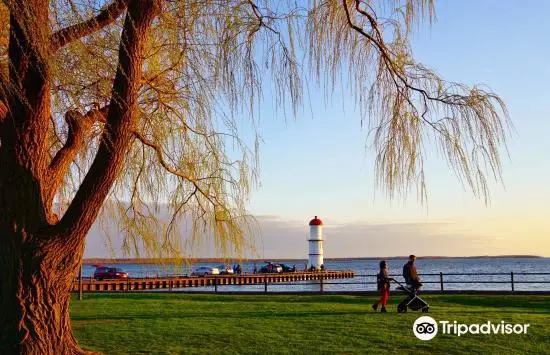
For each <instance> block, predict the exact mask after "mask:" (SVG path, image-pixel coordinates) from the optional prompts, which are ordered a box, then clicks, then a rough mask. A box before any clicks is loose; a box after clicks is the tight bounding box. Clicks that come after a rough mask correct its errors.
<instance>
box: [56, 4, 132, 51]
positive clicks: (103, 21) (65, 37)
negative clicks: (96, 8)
mask: <svg viewBox="0 0 550 355" xmlns="http://www.w3.org/2000/svg"><path fill="white" fill-rule="evenodd" d="M127 6H128V0H114V1H113V2H112V3H111V4H110V5H109V6H107V7H106V8H104V9H103V10H101V12H100V13H99V14H98V15H97V16H95V17H93V18H91V19H88V20H86V21H83V22H80V23H77V24H75V25H72V26H69V27H66V28H63V29H61V30H59V31H57V32H55V33H54V34H53V35H52V48H53V51H56V50H58V49H59V48H62V47H63V46H65V45H67V44H69V43H71V42H72V41H74V40H76V39H79V38H82V37H85V36H87V35H89V34H92V33H94V32H96V31H98V30H100V29H102V28H103V27H105V26H108V25H110V24H112V23H113V22H115V21H116V19H117V18H118V17H119V16H120V15H122V13H123V12H124V10H126V7H127Z"/></svg>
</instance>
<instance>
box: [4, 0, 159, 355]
mask: <svg viewBox="0 0 550 355" xmlns="http://www.w3.org/2000/svg"><path fill="white" fill-rule="evenodd" d="M10 5H12V7H11V8H10V10H11V13H10V18H11V20H10V21H11V22H10V46H9V58H10V79H11V87H13V88H14V90H12V91H13V92H10V97H9V100H8V105H9V110H8V116H7V118H6V119H5V122H4V123H3V124H2V127H1V129H0V206H1V208H2V210H0V355H11V354H23V355H72V354H84V353H86V352H85V351H83V350H82V349H80V347H79V346H78V344H77V341H76V339H75V338H74V336H73V333H72V330H71V323H70V316H69V301H70V297H71V288H72V284H73V282H74V278H75V275H76V272H77V270H78V267H79V264H80V261H81V259H82V254H83V249H84V241H85V238H86V234H87V233H88V231H89V229H90V228H91V226H92V224H93V222H94V221H95V219H96V217H97V215H98V214H99V211H100V208H101V206H102V204H103V203H104V201H105V199H106V197H107V194H108V193H109V190H110V189H111V187H112V186H113V184H114V182H115V180H116V179H117V177H118V175H119V173H120V171H121V170H122V168H123V164H124V158H125V156H126V153H127V151H128V149H129V147H130V144H131V143H132V138H133V129H134V128H135V127H136V121H137V117H138V100H137V96H138V90H139V87H140V85H141V84H140V80H141V73H142V64H143V58H144V55H143V50H144V47H145V43H146V40H147V34H148V33H149V29H150V28H151V25H152V22H153V18H154V17H155V16H156V15H157V14H158V13H159V12H160V0H133V1H130V2H129V3H128V10H127V15H126V19H125V22H124V27H123V31H122V34H121V44H120V51H119V65H118V69H117V74H116V76H115V79H114V82H113V94H112V99H111V103H110V105H109V113H108V115H107V119H106V123H105V128H104V131H103V134H102V138H101V143H100V146H99V148H98V152H97V153H96V157H95V158H94V162H93V163H92V166H91V168H90V170H89V171H88V173H87V174H86V177H85V178H84V179H83V181H82V184H81V186H80V188H79V189H78V192H77V193H76V195H75V197H74V199H73V201H72V203H71V204H70V206H69V207H68V209H67V211H66V213H65V214H64V215H63V217H62V219H61V220H59V221H58V220H57V218H54V216H53V213H52V206H51V204H52V200H53V196H55V191H56V190H57V188H58V185H57V184H56V183H57V182H59V181H52V176H57V175H56V174H54V173H52V172H51V171H50V170H49V169H50V168H49V167H48V165H49V163H50V158H49V154H48V146H47V144H46V143H47V139H46V138H47V133H48V127H49V118H50V113H51V111H50V74H49V67H48V60H47V59H48V55H49V53H50V50H51V48H50V45H49V43H50V41H49V37H48V36H49V34H50V32H51V31H50V30H49V29H48V28H47V26H46V25H47V23H48V13H47V10H48V1H46V0H29V1H15V2H10ZM2 110H3V109H2ZM70 145H71V142H70V141H69V142H68V145H67V148H68V149H69V146H70ZM73 149H74V147H73ZM53 165H54V166H55V165H56V164H53ZM66 166H68V165H66ZM60 169H62V168H60ZM58 175H59V176H63V175H64V172H63V171H61V172H59V174H58ZM58 180H59V179H58Z"/></svg>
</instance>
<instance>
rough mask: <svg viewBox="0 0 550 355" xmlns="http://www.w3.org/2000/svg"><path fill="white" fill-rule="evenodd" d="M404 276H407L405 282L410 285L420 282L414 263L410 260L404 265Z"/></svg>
mask: <svg viewBox="0 0 550 355" xmlns="http://www.w3.org/2000/svg"><path fill="white" fill-rule="evenodd" d="M403 277H404V278H405V282H406V283H407V284H409V285H414V284H416V283H419V282H420V279H419V277H418V274H417V273H416V266H415V265H414V263H412V262H410V261H409V262H407V263H406V264H405V265H404V266H403Z"/></svg>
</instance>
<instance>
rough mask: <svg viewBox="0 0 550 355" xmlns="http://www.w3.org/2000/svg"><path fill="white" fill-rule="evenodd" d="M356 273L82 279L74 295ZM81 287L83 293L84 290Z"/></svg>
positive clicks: (246, 283) (329, 276)
mask: <svg viewBox="0 0 550 355" xmlns="http://www.w3.org/2000/svg"><path fill="white" fill-rule="evenodd" d="M354 276H355V273H354V272H353V271H319V272H290V273H273V274H241V275H215V276H205V277H197V276H173V277H158V278H128V279H125V280H102V281H96V280H94V279H92V278H82V280H80V281H81V282H79V280H78V279H76V280H75V282H74V284H73V291H74V292H77V291H80V290H81V291H82V292H102V291H139V290H156V289H167V290H169V291H171V290H173V289H180V288H187V287H201V286H213V287H214V290H215V291H217V288H218V286H219V285H264V287H265V289H266V292H267V285H268V284H272V283H288V282H296V281H310V280H329V279H344V278H353V277H354ZM80 287H81V289H80Z"/></svg>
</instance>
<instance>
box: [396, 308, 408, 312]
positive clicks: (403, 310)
mask: <svg viewBox="0 0 550 355" xmlns="http://www.w3.org/2000/svg"><path fill="white" fill-rule="evenodd" d="M397 313H407V307H397Z"/></svg>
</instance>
